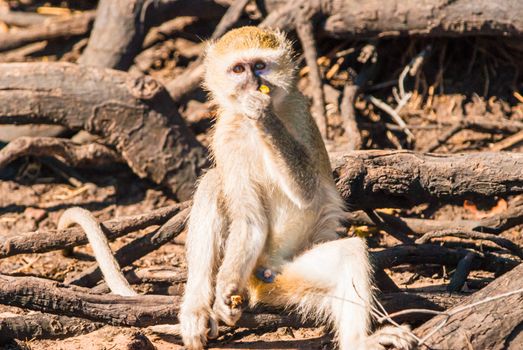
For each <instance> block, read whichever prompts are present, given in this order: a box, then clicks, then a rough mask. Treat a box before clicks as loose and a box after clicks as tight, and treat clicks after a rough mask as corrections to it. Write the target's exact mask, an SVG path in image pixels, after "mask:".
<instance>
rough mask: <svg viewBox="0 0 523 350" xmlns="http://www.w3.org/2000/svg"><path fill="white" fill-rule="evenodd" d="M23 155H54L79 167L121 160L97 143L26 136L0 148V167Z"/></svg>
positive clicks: (105, 164) (107, 163)
mask: <svg viewBox="0 0 523 350" xmlns="http://www.w3.org/2000/svg"><path fill="white" fill-rule="evenodd" d="M23 156H36V157H45V156H47V157H55V158H57V159H58V160H60V161H62V162H64V163H65V164H67V165H69V166H73V167H79V168H88V167H100V166H108V165H112V164H115V163H119V162H121V161H122V160H121V158H120V156H119V155H118V153H116V152H115V151H113V150H112V149H110V148H108V147H107V146H104V145H101V144H98V143H90V144H86V145H80V144H77V143H74V142H73V141H71V140H69V139H60V138H55V137H29V136H27V137H19V138H17V139H15V140H13V141H11V142H10V143H9V144H8V145H7V146H5V147H4V148H2V149H0V169H1V168H3V167H5V166H6V165H7V164H9V163H10V162H12V161H14V160H15V159H17V158H20V157H23Z"/></svg>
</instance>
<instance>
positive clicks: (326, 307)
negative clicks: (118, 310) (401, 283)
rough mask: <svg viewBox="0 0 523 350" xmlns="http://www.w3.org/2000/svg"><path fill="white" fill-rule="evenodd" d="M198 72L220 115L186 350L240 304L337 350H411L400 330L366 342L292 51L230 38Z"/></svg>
mask: <svg viewBox="0 0 523 350" xmlns="http://www.w3.org/2000/svg"><path fill="white" fill-rule="evenodd" d="M205 68H206V73H205V79H204V86H205V87H206V89H207V90H208V91H209V93H210V97H211V98H212V100H213V101H214V102H215V103H216V104H217V106H218V113H217V118H216V124H215V128H214V135H213V139H212V144H211V150H212V154H213V158H214V162H215V166H214V168H212V169H210V170H209V171H208V172H207V173H206V174H205V175H204V176H203V178H202V179H201V181H200V183H199V186H198V189H197V190H196V193H195V196H194V204H193V207H192V210H191V215H190V219H189V224H188V227H189V231H188V237H187V242H186V245H187V264H188V280H187V285H186V289H185V295H184V299H183V303H182V306H181V310H180V314H179V319H180V322H181V334H182V338H183V342H184V344H185V346H186V347H187V348H188V349H189V350H196V349H202V348H203V346H205V344H206V341H207V338H208V337H212V336H215V335H216V330H217V325H218V322H220V321H222V322H224V323H225V324H227V325H231V326H232V325H234V324H235V322H236V321H237V320H238V319H239V318H240V316H241V313H242V308H241V301H242V300H243V299H244V298H247V297H248V299H249V303H250V304H251V305H254V304H257V303H263V304H268V305H273V306H279V307H284V308H294V309H295V310H296V311H297V312H299V313H300V314H302V315H304V316H306V317H310V318H313V319H316V320H319V321H321V322H324V323H325V324H328V325H330V326H332V328H333V330H334V331H335V334H336V341H337V343H338V346H339V348H340V349H342V350H347V349H358V350H363V349H384V348H385V346H386V345H393V346H395V347H396V348H400V349H411V348H412V347H413V345H412V344H413V339H412V338H411V337H410V336H409V335H408V333H407V332H406V330H405V329H402V328H398V327H385V328H382V329H381V330H379V331H378V332H376V333H374V334H372V335H369V330H370V323H371V317H370V312H371V303H372V291H371V288H372V286H371V269H370V265H369V259H368V256H367V251H366V246H365V243H364V241H363V240H362V239H360V238H356V237H354V238H345V239H337V238H338V236H337V235H336V233H335V229H336V227H337V225H338V222H339V220H340V218H342V216H343V201H342V199H341V198H340V195H339V194H338V192H337V190H336V187H335V184H334V181H333V179H332V172H331V167H330V164H329V159H328V155H327V152H326V150H325V145H324V144H323V141H322V139H321V136H320V133H319V131H318V128H317V126H316V124H315V123H314V120H313V119H312V117H311V115H310V113H309V108H308V103H307V101H306V99H305V97H304V96H303V95H302V94H301V93H300V92H299V91H298V89H297V88H296V77H295V73H296V68H297V66H296V63H295V62H294V61H293V50H292V45H291V42H290V41H289V40H287V39H286V38H285V36H284V35H283V34H282V33H280V32H275V31H270V30H262V29H259V28H256V27H243V28H239V29H235V30H232V31H230V32H228V33H227V34H225V35H224V36H223V37H222V38H221V39H219V40H218V41H216V42H214V43H212V44H210V45H209V47H208V48H207V52H206V58H205ZM209 328H210V330H209Z"/></svg>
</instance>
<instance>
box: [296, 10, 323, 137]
mask: <svg viewBox="0 0 523 350" xmlns="http://www.w3.org/2000/svg"><path fill="white" fill-rule="evenodd" d="M306 11H307V10H302V12H301V13H300V15H299V16H298V20H297V23H296V32H297V34H298V37H299V39H300V42H301V46H302V48H303V54H304V56H305V61H306V63H307V66H308V67H309V82H310V85H311V90H312V108H311V109H312V115H313V117H314V119H315V120H316V124H317V125H318V129H319V130H320V133H321V136H322V137H323V138H324V139H325V138H327V119H326V116H325V96H324V95H323V83H322V79H321V73H320V68H319V67H318V63H317V60H318V53H317V51H316V43H315V40H314V34H313V31H314V28H313V26H312V20H311V18H310V17H309V15H308V14H307V13H306Z"/></svg>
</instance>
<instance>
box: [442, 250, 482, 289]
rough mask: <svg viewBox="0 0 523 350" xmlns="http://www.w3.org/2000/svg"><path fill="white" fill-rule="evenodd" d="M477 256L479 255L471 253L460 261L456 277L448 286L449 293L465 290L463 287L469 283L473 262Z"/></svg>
mask: <svg viewBox="0 0 523 350" xmlns="http://www.w3.org/2000/svg"><path fill="white" fill-rule="evenodd" d="M476 256H477V253H475V252H469V253H468V254H467V255H465V257H464V258H463V259H461V260H460V261H459V263H458V266H456V271H454V275H453V276H452V279H451V280H450V283H449V285H448V286H447V291H448V292H449V293H454V292H458V291H460V290H461V288H463V285H464V284H465V282H466V281H467V277H468V275H469V273H470V271H471V270H472V262H473V261H474V258H475V257H476Z"/></svg>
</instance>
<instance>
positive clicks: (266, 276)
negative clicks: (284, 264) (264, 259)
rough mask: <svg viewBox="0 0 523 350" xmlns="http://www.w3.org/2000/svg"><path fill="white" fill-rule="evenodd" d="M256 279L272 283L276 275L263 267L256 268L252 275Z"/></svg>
mask: <svg viewBox="0 0 523 350" xmlns="http://www.w3.org/2000/svg"><path fill="white" fill-rule="evenodd" d="M254 275H255V276H256V278H257V279H259V280H260V281H262V282H265V283H272V282H274V279H275V278H276V274H275V273H274V272H273V271H272V270H271V269H267V268H265V267H258V268H257V269H256V271H255V273H254Z"/></svg>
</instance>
